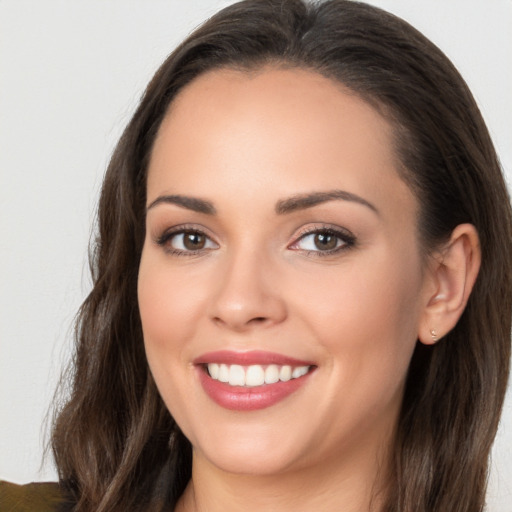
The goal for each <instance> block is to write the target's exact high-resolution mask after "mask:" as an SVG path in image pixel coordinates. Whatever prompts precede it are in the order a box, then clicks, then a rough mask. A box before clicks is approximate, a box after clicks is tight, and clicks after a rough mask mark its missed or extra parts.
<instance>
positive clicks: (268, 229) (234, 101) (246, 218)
mask: <svg viewBox="0 0 512 512" xmlns="http://www.w3.org/2000/svg"><path fill="white" fill-rule="evenodd" d="M392 136H393V134H392V129H391V127H390V125H389V124H388V122H387V121H386V120H385V119H383V118H382V117H381V116H380V115H379V114H378V113H377V112H376V111H375V110H374V109H373V108H372V107H370V106H369V105H368V104H366V103H365V102H364V101H362V100H361V99H359V98H358V97H357V96H355V95H354V94H349V93H348V92H347V91H346V90H344V89H343V88H342V86H341V85H339V84H337V83H335V82H332V81H331V80H329V79H326V78H324V77H322V76H319V75H318V74H315V73H313V72H310V71H304V70H299V69H278V68H265V69H263V70H259V71H258V72H252V73H246V72H240V71H233V70H216V71H213V72H209V73H207V74H204V75H202V76H200V77H199V78H197V79H195V80H194V81H193V82H192V83H191V84H190V85H188V86H187V87H186V88H185V89H183V90H182V91H181V92H180V94H179V95H178V97H177V98H176V99H175V100H174V101H173V104H172V105H171V108H170V111H169V112H168V114H167V116H166V118H165V119H164V121H163V124H162V126H161V128H160V130H159V134H158V137H157V140H156V142H155V145H154V148H153V152H152V157H151V161H150V166H149V172H148V182H147V205H148V207H149V208H148V211H147V220H146V228H147V235H146V240H145V245H144V248H143V253H142V259H141V264H140V272H139V288H138V298H139V307H140V314H141V319H142V325H143V332H144V341H145V347H146V353H147V358H148V362H149V365H150V368H151V371H152V374H153V376H154V379H155V382H156V384H157V386H158V389H159V391H160V393H161V395H162V397H163V399H164V401H165V403H166V405H167V407H168V409H169V411H170V412H171V414H172V415H173V417H174V418H175V419H176V421H177V422H178V424H179V425H180V427H181V429H182V430H183V432H184V433H185V435H186V436H187V437H188V439H189V440H190V441H191V443H192V446H193V449H194V451H193V477H192V481H191V482H190V484H189V486H188V487H187V489H186V491H185V494H184V496H183V497H182V500H181V501H180V503H179V506H178V510H208V511H209V512H215V511H217V510H219V511H220V510H222V511H223V512H224V511H225V510H245V511H251V510H276V511H277V510H279V511H286V510H293V511H294V512H297V511H302V510H304V511H306V510H322V511H330V510H333V511H334V510H340V506H342V508H343V510H344V511H345V512H356V511H359V512H362V511H365V512H367V511H368V510H370V508H371V509H372V510H379V503H380V502H381V501H380V500H381V494H379V492H380V491H385V488H386V476H387V467H388V461H389V447H390V446H391V443H392V436H393V432H394V429H395V426H396V421H397V417H398V413H399V408H400V403H401V399H402V395H403V389H404V380H405V376H406V372H407V368H408V365H409V362H410V358H411V355H412V352H413V349H414V347H415V344H416V342H417V340H418V338H420V339H421V340H422V341H424V342H426V343H431V342H433V341H435V340H433V339H432V338H431V336H430V334H429V332H430V329H431V328H433V327H435V328H436V332H437V336H438V337H441V336H442V335H443V334H444V333H446V332H447V330H449V328H451V326H453V322H456V320H457V319H458V316H459V315H460V313H461V311H462V309H463V307H464V305H465V301H466V300H467V295H468V294H469V292H468V288H469V290H470V289H471V283H470V284H469V286H468V285H466V286H463V285H462V284H461V283H462V281H463V280H464V279H465V277H464V279H463V278H462V277H460V278H459V277H457V276H462V275H463V274H464V276H466V274H467V272H466V270H465V269H466V267H467V266H468V265H469V267H471V268H473V270H474V269H475V268H476V271H477V268H478V257H477V256H475V255H474V254H473V253H474V252H475V250H474V249H475V247H476V246H477V242H478V240H477V237H476V235H475V234H474V231H472V229H471V227H465V228H464V227H462V228H461V229H460V233H458V234H457V236H455V237H452V240H451V241H450V243H449V244H448V245H447V248H446V250H445V255H446V258H445V259H444V260H442V259H441V258H438V259H437V260H436V259H431V260H428V261H432V262H434V263H433V264H426V263H425V261H426V259H425V258H424V257H423V255H422V254H420V249H419V243H418V237H417V233H418V229H417V217H418V202H417V200H416V198H415V197H414V195H413V194H412V192H411V191H410V189H409V188H408V187H407V185H406V184H405V183H404V182H403V181H402V180H401V178H400V177H399V174H398V172H397V169H398V165H399V164H398V162H397V161H396V157H395V155H394V154H393V150H392V147H393V146H392ZM333 190H337V191H340V190H341V191H344V192H348V193H349V194H352V195H354V196H357V198H359V199H361V200H359V199H354V197H348V198H347V197H345V198H342V199H331V200H327V201H323V202H321V203H319V204H316V205H314V206H310V207H308V208H300V209H294V210H292V211H289V212H287V213H278V212H276V204H279V202H280V201H281V202H282V201H283V200H288V199H289V198H293V197H297V196H302V195H304V194H311V193H313V192H326V191H329V192H330V191H333ZM167 195H180V196H187V197H192V198H197V199H201V200H204V201H208V202H209V203H211V205H212V206H213V207H214V209H215V214H211V213H204V212H198V211H193V210H191V209H190V208H189V207H190V204H188V207H187V205H183V204H182V205H178V204H172V203H169V202H166V201H164V200H162V199H159V198H162V197H163V196H167ZM364 203H367V204H364ZM180 226H181V228H180ZM183 226H185V227H186V229H188V230H191V229H193V230H196V231H200V232H202V233H204V234H205V235H206V236H207V238H204V239H203V240H204V241H205V245H204V246H203V248H202V249H201V250H199V251H196V252H194V251H188V252H187V249H186V248H184V246H183V245H182V241H183V237H182V236H181V235H180V234H179V233H178V234H175V235H174V237H171V238H169V237H168V238H167V239H166V241H165V243H164V244H162V243H159V240H160V241H161V239H162V235H163V234H164V233H168V232H169V230H170V229H173V228H176V229H178V231H179V229H182V228H183ZM326 227H329V228H331V229H335V230H340V231H341V232H342V233H346V232H347V231H348V232H350V233H351V235H350V240H348V241H347V240H345V241H344V240H342V239H339V240H338V239H336V240H337V242H336V243H337V245H338V247H339V248H340V250H338V251H337V252H331V253H327V254H325V251H324V254H321V253H322V250H320V249H319V248H318V247H317V246H315V244H314V240H313V235H305V232H306V231H308V232H310V231H312V230H319V229H325V228H326ZM182 231H183V229H182ZM345 238H346V237H345ZM452 248H453V249H452ZM468 248H469V249H468ZM176 250H181V252H179V253H176ZM471 251H473V252H471ZM444 261H446V262H449V263H450V265H451V264H452V263H453V267H454V268H456V269H457V271H459V270H460V268H461V265H462V264H463V263H464V264H467V263H468V262H470V264H468V265H465V266H464V265H462V266H464V271H463V272H460V271H459V272H458V274H457V273H456V272H451V271H450V270H449V269H450V268H451V267H449V265H445V264H444V263H441V262H444ZM436 262H437V263H436ZM471 262H472V263H471ZM476 271H474V272H473V274H475V276H476V273H475V272H476ZM453 276H455V277H453ZM450 301H451V302H450ZM455 303H457V308H458V309H457V308H456V307H455V305H454V304H455ZM450 304H451V306H450ZM450 307H451V309H450ZM461 308H462V309H461ZM459 310H460V311H459ZM448 312H450V314H451V317H450V318H452V317H453V319H454V320H453V322H452V321H451V320H449V319H448V320H447V317H448V316H449V315H448ZM433 322H435V323H433ZM450 322H451V323H450ZM226 349H227V350H235V351H240V352H243V351H248V350H266V351H271V352H278V353H279V354H283V355H286V356H290V357H294V358H297V359H300V360H307V361H313V362H314V364H315V365H316V370H315V371H314V372H313V373H312V374H311V375H310V376H309V378H308V380H307V382H306V383H305V384H304V385H303V386H302V387H301V388H300V389H299V390H298V391H296V392H295V393H293V394H292V395H290V396H289V397H287V398H286V399H285V400H283V401H281V402H279V403H277V404H275V405H273V406H271V407H268V408H265V409H262V410H257V411H249V412H240V411H232V410H227V409H224V408H222V407H220V406H219V405H217V404H216V403H215V402H213V401H212V400H211V399H210V398H209V397H208V396H207V395H206V393H205V392H204V390H203V388H202V387H201V385H200V383H199V379H198V368H197V367H196V366H195V365H194V364H193V360H194V359H195V358H197V357H198V356H200V355H201V354H204V353H205V352H210V351H214V350H226ZM372 496H373V501H372ZM371 501H372V504H371V503H370V502H371Z"/></svg>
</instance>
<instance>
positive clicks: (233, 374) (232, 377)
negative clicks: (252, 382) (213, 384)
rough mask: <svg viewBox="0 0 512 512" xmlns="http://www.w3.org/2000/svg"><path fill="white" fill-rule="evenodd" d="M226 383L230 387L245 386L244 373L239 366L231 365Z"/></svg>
mask: <svg viewBox="0 0 512 512" xmlns="http://www.w3.org/2000/svg"><path fill="white" fill-rule="evenodd" d="M228 382H229V385H230V386H245V371H244V369H243V368H242V367H241V366H240V365H238V364H232V365H231V367H230V368H229V381H228Z"/></svg>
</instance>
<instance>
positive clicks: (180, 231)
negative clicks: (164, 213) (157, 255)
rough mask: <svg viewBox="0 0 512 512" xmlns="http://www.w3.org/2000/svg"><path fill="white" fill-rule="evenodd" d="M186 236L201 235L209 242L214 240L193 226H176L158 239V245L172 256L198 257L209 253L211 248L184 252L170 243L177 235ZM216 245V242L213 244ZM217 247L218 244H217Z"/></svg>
mask: <svg viewBox="0 0 512 512" xmlns="http://www.w3.org/2000/svg"><path fill="white" fill-rule="evenodd" d="M185 234H191V235H201V236H204V237H205V238H206V239H207V240H208V241H210V242H213V240H212V238H211V237H210V236H208V235H207V234H206V233H205V232H204V231H203V230H201V229H198V228H196V227H193V226H186V225H183V226H176V227H174V228H172V229H170V230H168V231H165V232H164V233H162V235H160V236H159V237H158V238H157V239H156V243H157V244H158V245H160V246H161V247H163V248H164V249H165V251H166V252H167V253H168V254H170V255H172V256H196V255H199V254H201V253H203V252H204V251H209V250H211V248H207V249H204V248H202V249H197V250H187V251H184V250H182V249H175V248H174V247H171V245H170V242H171V240H172V239H173V238H174V237H176V236H177V235H185ZM213 243H214V244H216V242H213ZM216 245H217V244H216Z"/></svg>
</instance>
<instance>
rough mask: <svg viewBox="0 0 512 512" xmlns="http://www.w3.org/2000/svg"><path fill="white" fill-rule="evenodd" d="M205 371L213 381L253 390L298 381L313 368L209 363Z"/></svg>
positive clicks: (306, 366)
mask: <svg viewBox="0 0 512 512" xmlns="http://www.w3.org/2000/svg"><path fill="white" fill-rule="evenodd" d="M205 369H206V371H207V372H208V375H209V376H210V377H211V378H212V379H213V380H216V381H218V382H224V383H226V384H228V385H230V386H241V387H247V388H252V387H258V386H264V385H268V384H276V383H277V382H288V381H289V380H291V379H298V378H300V377H303V376H304V375H306V374H307V373H308V372H309V371H310V370H311V369H312V366H310V365H304V366H295V367H293V366H291V365H282V366H279V365H277V364H270V365H268V366H263V365H259V364H253V365H251V366H241V365H239V364H231V365H228V364H222V363H221V364H218V363H209V364H207V365H206V368H205Z"/></svg>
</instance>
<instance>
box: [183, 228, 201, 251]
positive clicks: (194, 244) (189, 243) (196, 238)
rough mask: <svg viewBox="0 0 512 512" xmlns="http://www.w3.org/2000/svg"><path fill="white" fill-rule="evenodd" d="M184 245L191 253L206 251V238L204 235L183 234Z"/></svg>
mask: <svg viewBox="0 0 512 512" xmlns="http://www.w3.org/2000/svg"><path fill="white" fill-rule="evenodd" d="M183 245H184V246H185V248H186V249H188V250H189V251H197V250H198V249H204V246H205V245H206V236H205V235H203V234H202V233H197V232H193V231H191V232H188V233H183Z"/></svg>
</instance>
